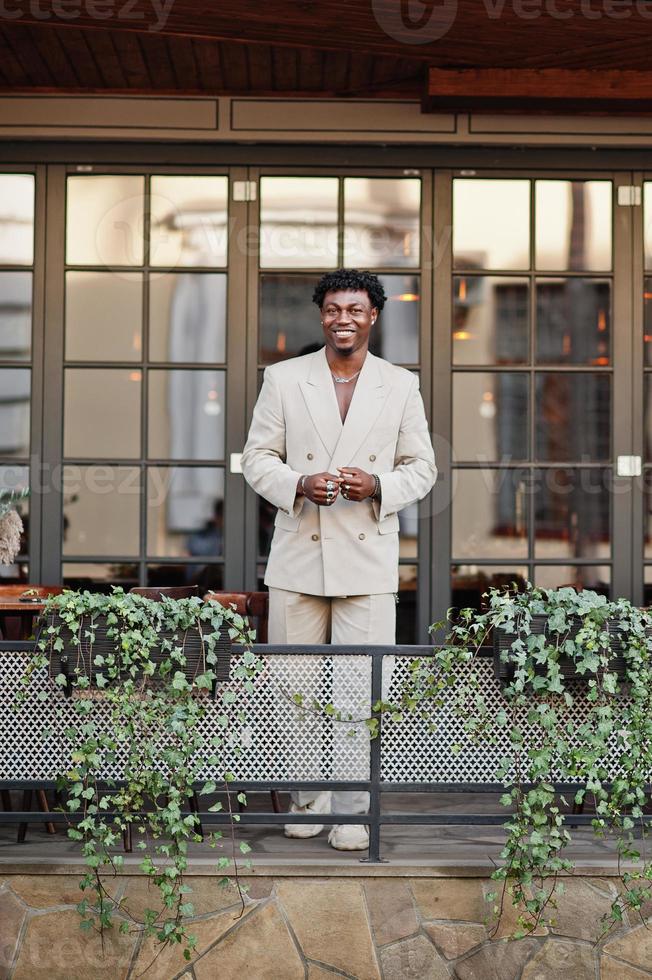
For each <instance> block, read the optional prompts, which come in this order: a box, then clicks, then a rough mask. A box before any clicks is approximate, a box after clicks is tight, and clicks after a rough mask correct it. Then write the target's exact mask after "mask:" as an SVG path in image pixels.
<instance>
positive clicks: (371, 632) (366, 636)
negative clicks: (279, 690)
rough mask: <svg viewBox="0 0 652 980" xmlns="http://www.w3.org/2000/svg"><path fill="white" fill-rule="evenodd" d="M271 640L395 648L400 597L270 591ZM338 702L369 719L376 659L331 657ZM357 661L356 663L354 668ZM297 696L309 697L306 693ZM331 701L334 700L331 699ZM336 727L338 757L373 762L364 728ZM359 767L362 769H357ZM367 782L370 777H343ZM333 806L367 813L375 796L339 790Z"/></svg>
mask: <svg viewBox="0 0 652 980" xmlns="http://www.w3.org/2000/svg"><path fill="white" fill-rule="evenodd" d="M268 641H269V643H271V644H286V643H287V644H301V643H305V644H313V643H334V644H343V645H345V644H349V643H350V644H352V645H353V644H356V645H366V644H374V645H379V646H381V645H383V646H384V645H393V644H394V643H396V599H395V596H394V593H392V592H388V593H381V594H378V595H361V596H360V595H358V596H314V595H304V594H303V593H300V592H287V591H285V590H284V589H274V588H270V589H269V627H268ZM331 659H332V661H333V663H332V703H333V704H334V705H335V707H336V708H338V709H339V710H340V711H342V712H343V713H344V714H346V713H347V712H350V713H351V714H352V715H353V716H354V717H366V716H367V715H368V713H369V710H370V697H371V669H370V668H371V659H370V658H368V657H355V658H348V657H347V658H345V659H341V658H340V657H339V656H337V657H333V658H331ZM393 660H394V658H393V657H392V658H388V657H386V658H385V664H384V669H383V698H386V697H387V692H388V689H389V684H390V681H391V671H392V667H393ZM352 661H355V665H354V666H352ZM292 693H303V692H301V691H300V690H297V691H293V692H292ZM328 700H331V699H330V698H328V699H327V701H328ZM354 730H355V732H356V734H355V735H354V736H353V739H352V736H351V734H350V733H351V725H348V724H344V723H338V722H335V723H334V731H333V743H334V744H333V751H334V754H335V757H338V756H339V757H340V758H352V756H353V748H355V747H357V749H358V755H361V754H362V755H366V757H367V758H368V751H369V740H368V737H367V734H368V733H367V730H366V727H365V726H364V725H358V726H355V728H354ZM356 768H357V766H356ZM340 778H341V779H342V780H345V779H346V778H362V779H364V778H367V777H366V776H357V777H355V776H350V775H342V776H340ZM317 795H318V792H316V791H306V792H297V793H293V794H292V799H293V802H295V803H296V804H297V805H298V806H306V804H307V803H310V802H312V800H314V799H315V797H316V796H317ZM331 808H332V812H334V813H366V812H367V811H368V809H369V794H368V793H365V792H335V793H333V794H332V799H331Z"/></svg>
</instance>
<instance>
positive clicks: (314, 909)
mask: <svg viewBox="0 0 652 980" xmlns="http://www.w3.org/2000/svg"><path fill="white" fill-rule="evenodd" d="M276 894H277V896H278V899H279V900H280V902H281V903H282V905H283V908H284V909H285V913H286V915H287V917H288V920H289V922H290V925H291V926H292V929H293V930H294V934H295V936H296V937H297V940H298V941H299V944H300V946H301V948H302V950H303V953H304V956H306V957H307V958H308V959H310V960H317V961H318V962H319V963H324V964H326V965H327V966H334V967H336V968H337V969H338V970H342V971H343V972H345V973H352V974H353V975H354V976H355V977H356V978H357V980H378V978H379V976H380V974H379V971H378V964H377V961H376V956H375V952H374V947H373V943H372V941H371V931H370V928H369V923H368V921H367V912H366V908H365V904H364V896H363V892H362V885H361V884H360V883H359V882H357V881H343V880H342V879H341V878H340V879H339V880H334V879H326V880H323V881H309V880H308V881H302V880H298V879H295V880H289V881H280V882H278V883H277V885H276Z"/></svg>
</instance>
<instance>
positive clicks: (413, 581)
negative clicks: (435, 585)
mask: <svg viewBox="0 0 652 980" xmlns="http://www.w3.org/2000/svg"><path fill="white" fill-rule="evenodd" d="M417 578H418V566H417V565H399V566H398V604H397V606H396V642H397V643H409V644H412V643H417V642H419V641H418V640H417ZM421 642H423V643H428V637H427V636H424V637H422V638H421Z"/></svg>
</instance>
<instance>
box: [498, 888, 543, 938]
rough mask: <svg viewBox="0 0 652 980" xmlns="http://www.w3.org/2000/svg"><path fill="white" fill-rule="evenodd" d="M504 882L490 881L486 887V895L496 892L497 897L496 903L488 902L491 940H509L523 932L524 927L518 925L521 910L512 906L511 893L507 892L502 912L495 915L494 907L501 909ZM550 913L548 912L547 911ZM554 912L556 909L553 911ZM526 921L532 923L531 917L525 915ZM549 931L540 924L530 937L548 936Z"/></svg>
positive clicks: (530, 933)
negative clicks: (517, 933)
mask: <svg viewBox="0 0 652 980" xmlns="http://www.w3.org/2000/svg"><path fill="white" fill-rule="evenodd" d="M502 885H503V883H502V881H489V882H487V883H486V884H485V886H484V894H485V895H487V894H489V893H490V892H496V893H497V897H496V900H495V901H494V902H487V910H488V913H489V915H488V918H487V929H488V931H489V938H490V939H492V940H496V939H509V938H510V937H511V936H513V935H514V934H515V933H516V932H521V931H523V927H522V926H520V925H519V924H518V917H519V915H520V914H521V908H522V907H521V908H516V906H515V905H513V904H512V900H511V899H512V896H511V895H510V894H509V892H507V891H506V892H505V901H504V903H503V908H502V911H501V912H498V913H494V906H496V905H497V906H498V907H499V908H500V896H501V890H502ZM546 911H548V910H546ZM552 911H553V912H554V909H553V910H552ZM524 918H525V921H526V922H528V921H531V916H529V915H527V914H526V915H525V916H524ZM549 931H550V930H549V929H548V928H547V926H545V925H544V924H543V923H542V924H539V925H538V926H537V927H536V929H533V930H532V931H531V932H528V933H527V935H529V936H547V935H548V933H549Z"/></svg>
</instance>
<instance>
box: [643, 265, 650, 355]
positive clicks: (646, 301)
mask: <svg viewBox="0 0 652 980" xmlns="http://www.w3.org/2000/svg"><path fill="white" fill-rule="evenodd" d="M643 347H644V351H645V364H646V366H647V367H652V278H646V279H645V287H644V293H643Z"/></svg>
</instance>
